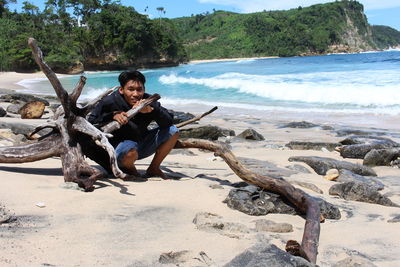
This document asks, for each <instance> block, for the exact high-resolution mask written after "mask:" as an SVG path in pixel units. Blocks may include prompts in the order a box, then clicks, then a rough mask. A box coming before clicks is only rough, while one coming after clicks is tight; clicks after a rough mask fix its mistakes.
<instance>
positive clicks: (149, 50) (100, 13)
mask: <svg viewBox="0 0 400 267" xmlns="http://www.w3.org/2000/svg"><path fill="white" fill-rule="evenodd" d="M8 2H11V1H4V0H2V1H0V71H6V70H15V71H32V70H35V69H36V68H37V66H36V64H34V62H33V60H32V56H31V51H30V49H29V48H28V46H27V40H28V37H34V38H36V39H37V40H38V42H39V45H40V47H41V48H42V50H43V52H44V54H45V55H46V61H47V63H48V64H49V65H50V66H51V67H52V68H53V69H54V70H55V71H57V72H67V73H74V72H80V71H82V70H83V68H84V69H85V70H89V69H95V70H99V69H108V70H110V69H123V68H134V67H143V66H144V67H153V66H168V65H177V64H179V63H180V62H183V61H185V60H186V55H185V50H184V48H183V46H182V45H181V43H180V41H179V39H178V34H177V33H176V31H175V29H174V25H173V24H172V22H171V21H169V20H163V21H159V20H157V21H156V20H150V19H149V18H148V17H147V16H145V15H141V14H139V13H138V12H136V11H135V9H134V8H132V7H125V6H123V5H120V4H118V1H111V0H102V1H100V0H89V1H79V0H48V1H46V6H45V9H44V10H43V11H40V10H39V8H38V7H36V6H35V5H33V4H30V3H29V2H23V3H24V7H23V10H22V12H20V13H16V12H11V11H10V10H8V9H7V3H8ZM71 10H72V12H71Z"/></svg>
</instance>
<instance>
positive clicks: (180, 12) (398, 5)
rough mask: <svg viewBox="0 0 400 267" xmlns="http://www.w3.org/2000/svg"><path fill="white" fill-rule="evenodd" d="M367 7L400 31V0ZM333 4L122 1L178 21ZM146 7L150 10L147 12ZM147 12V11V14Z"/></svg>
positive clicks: (376, 20)
mask: <svg viewBox="0 0 400 267" xmlns="http://www.w3.org/2000/svg"><path fill="white" fill-rule="evenodd" d="M358 1H359V2H360V3H362V4H363V5H364V10H365V14H366V15H367V18H368V22H369V23H370V24H373V25H387V26H390V27H393V28H395V29H397V30H400V18H399V17H400V15H399V14H400V0H358ZM17 2H18V4H17V5H14V4H11V5H10V6H9V7H10V9H14V8H16V7H17V8H18V7H19V6H21V3H22V2H23V0H17ZM30 2H31V3H33V4H35V5H37V6H39V7H40V8H41V9H42V8H43V3H44V2H45V1H44V0H32V1H30ZM326 2H332V1H329V0H281V1H278V0H164V1H162V0H121V3H122V4H124V5H126V6H133V7H134V8H135V9H136V11H138V12H139V13H142V14H147V15H149V17H150V18H156V17H158V16H159V13H158V11H157V7H163V8H164V10H165V14H163V16H164V17H167V18H176V17H183V16H191V15H192V14H194V15H196V14H200V13H203V12H207V11H208V12H212V11H213V9H215V10H227V11H233V12H237V13H250V12H256V11H262V10H264V9H265V10H286V9H290V8H297V7H298V6H303V7H305V6H310V5H313V4H318V3H326ZM146 7H148V8H147V9H146ZM145 10H146V11H145Z"/></svg>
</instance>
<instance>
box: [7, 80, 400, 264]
mask: <svg viewBox="0 0 400 267" xmlns="http://www.w3.org/2000/svg"><path fill="white" fill-rule="evenodd" d="M5 85H7V84H4V83H3V84H0V88H1V87H4V86H5ZM7 88H9V87H7ZM0 120H1V121H4V120H7V121H20V120H19V119H16V118H0ZM38 121H40V120H38ZM23 122H24V123H26V122H27V121H26V120H24V121H23ZM35 123H37V121H35ZM276 123H278V121H270V120H267V119H258V118H251V117H249V118H247V119H232V118H226V117H225V118H221V115H220V114H219V113H218V111H217V112H216V113H215V114H211V115H210V116H207V117H205V118H203V119H202V121H201V124H214V125H218V126H220V127H224V128H229V129H233V130H235V132H236V134H239V133H240V132H241V131H243V130H244V129H246V128H253V129H255V130H256V131H257V132H259V133H261V134H262V135H264V137H265V139H266V140H265V141H260V142H250V141H247V142H246V141H243V142H240V143H236V142H234V143H232V150H233V152H234V153H235V154H236V155H237V156H240V157H248V158H254V159H259V160H266V161H270V162H273V163H275V164H276V165H278V166H279V167H285V166H287V165H293V164H294V163H290V162H288V158H289V157H290V156H295V155H317V156H323V157H332V158H335V159H340V160H343V159H342V158H341V157H340V156H339V154H338V153H337V152H323V151H310V150H309V151H296V150H287V149H276V148H271V147H274V146H276V145H277V146H282V145H284V144H286V143H287V142H289V141H292V140H309V141H315V142H317V141H329V142H334V141H338V140H341V139H342V138H340V137H337V136H335V134H334V133H333V132H331V131H324V130H320V129H317V128H313V129H289V128H280V129H278V128H277V127H276ZM397 141H398V140H397ZM190 151H192V152H193V153H194V154H195V155H193V156H190V155H183V154H175V153H174V154H171V155H169V156H168V157H167V158H166V160H165V162H164V164H163V166H164V167H166V168H168V169H170V170H171V171H172V172H174V173H180V174H182V176H184V177H187V178H191V179H189V180H167V181H146V182H133V181H122V180H119V179H109V178H107V179H103V180H100V181H98V183H96V189H95V191H94V192H91V193H83V192H81V191H77V190H73V189H64V188H61V187H60V186H61V185H63V175H62V173H61V161H60V160H59V159H57V158H50V159H46V160H42V161H39V162H32V163H24V164H4V163H0V177H1V181H0V203H2V204H4V205H5V206H6V207H7V208H8V209H10V210H11V211H12V212H14V213H15V216H17V217H18V218H19V219H18V221H19V224H18V225H14V226H13V227H12V228H8V226H7V224H3V225H0V237H1V238H0V240H1V241H2V242H0V266H44V265H45V264H48V265H47V266H53V265H54V266H155V265H156V264H157V262H158V259H159V256H160V255H161V254H162V253H165V252H170V251H182V250H190V251H192V252H193V253H194V254H197V255H198V253H200V252H201V251H204V252H205V253H206V254H207V255H208V256H209V257H210V258H211V259H212V260H213V261H214V263H215V265H216V266H222V265H223V264H225V263H227V262H229V261H230V260H231V259H232V258H233V257H234V256H236V255H237V254H239V253H241V252H242V251H244V250H245V249H246V248H248V247H250V246H251V245H253V244H256V243H258V242H271V243H274V244H276V245H277V246H278V247H280V248H281V249H284V246H285V242H286V241H287V240H289V239H295V240H297V241H301V238H302V234H303V229H304V222H305V221H304V219H302V218H301V217H300V216H292V215H277V214H270V215H267V216H262V217H253V216H248V215H246V214H244V213H241V212H239V211H236V210H232V209H230V208H228V207H227V205H226V204H224V203H222V201H223V200H224V199H225V197H226V196H227V194H228V192H229V191H230V190H231V189H232V187H231V186H230V185H229V184H228V183H227V182H226V181H229V182H238V181H240V178H238V177H237V176H236V175H234V174H233V172H232V171H231V170H230V169H229V167H228V166H227V165H226V164H225V163H224V162H223V161H222V160H221V159H219V158H216V159H215V158H214V157H213V155H212V153H207V152H203V151H198V150H195V149H193V150H192V149H191V150H190ZM149 161H150V158H149V159H145V160H141V161H138V162H137V167H138V169H139V170H140V171H144V170H145V169H146V168H147V164H148V163H149ZM349 161H351V162H358V163H361V160H349ZM296 164H300V165H303V166H305V167H306V168H308V169H309V170H311V169H310V168H309V167H308V166H307V165H304V164H301V163H296ZM374 170H375V171H376V172H377V173H378V176H397V177H399V179H400V170H399V169H394V168H391V167H377V168H374ZM199 176H202V177H203V178H199ZM196 177H197V178H196ZM287 179H288V180H297V181H305V182H310V183H313V184H315V185H316V186H318V187H319V188H320V189H322V190H323V192H324V193H323V195H319V194H316V193H314V192H313V191H310V190H308V189H303V190H304V191H305V192H307V193H309V194H310V195H313V196H318V197H322V198H324V199H325V200H327V201H329V202H330V203H332V204H335V205H337V206H338V207H339V208H340V210H341V213H342V219H340V220H326V222H325V223H323V224H321V236H320V244H319V255H318V262H317V263H318V264H319V265H320V266H330V265H332V264H333V263H335V262H337V261H339V260H342V259H344V258H346V257H347V256H351V255H361V256H363V257H366V258H368V259H369V260H370V261H372V262H373V263H374V264H376V265H377V266H393V267H394V266H400V255H399V253H398V252H399V251H400V242H399V236H400V228H399V223H387V220H389V219H391V218H392V217H393V216H394V215H396V214H400V209H399V208H391V207H384V206H380V205H374V204H367V203H361V202H354V201H345V200H342V199H339V198H336V197H333V196H330V195H329V194H328V190H329V187H330V186H331V185H332V184H333V183H334V182H330V181H327V180H325V179H324V178H323V177H322V176H320V175H317V174H316V173H315V172H314V171H312V170H311V173H310V174H295V175H292V176H291V177H288V178H287ZM210 185H222V187H223V189H212V188H210ZM387 192H392V194H391V195H392V197H391V199H392V201H394V202H396V203H398V204H400V187H399V186H397V187H396V186H390V187H386V188H385V189H384V190H383V191H382V193H387ZM40 202H42V203H44V205H45V207H43V208H40V207H38V206H36V204H37V203H40ZM199 212H211V213H215V214H218V215H220V216H222V217H223V220H224V221H225V222H234V223H241V224H244V225H245V226H247V227H248V228H254V225H255V224H254V221H255V220H257V219H261V218H263V219H269V220H273V221H275V222H287V223H290V224H292V225H293V226H294V232H292V233H284V234H276V233H267V232H265V233H253V232H251V233H248V234H242V235H240V236H239V237H238V238H232V237H228V236H225V235H220V234H218V233H209V232H204V231H201V230H198V229H196V226H195V224H193V222H192V221H193V219H194V217H195V216H196V214H197V213H199ZM198 263H199V265H200V262H198ZM191 264H193V262H192V263H191ZM191 264H189V265H186V266H193V265H191ZM165 266H168V265H165ZM181 266H185V265H184V264H183V265H181ZM201 266H203V265H201Z"/></svg>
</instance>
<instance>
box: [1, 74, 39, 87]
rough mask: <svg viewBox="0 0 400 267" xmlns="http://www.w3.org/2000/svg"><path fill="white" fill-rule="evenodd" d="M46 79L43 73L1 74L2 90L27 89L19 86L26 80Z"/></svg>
mask: <svg viewBox="0 0 400 267" xmlns="http://www.w3.org/2000/svg"><path fill="white" fill-rule="evenodd" d="M37 78H46V76H45V74H44V73H43V72H41V71H40V72H34V73H19V72H0V89H9V90H18V89H26V87H24V86H22V85H19V84H17V83H18V82H21V81H22V80H25V79H37Z"/></svg>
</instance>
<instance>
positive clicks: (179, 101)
mask: <svg viewBox="0 0 400 267" xmlns="http://www.w3.org/2000/svg"><path fill="white" fill-rule="evenodd" d="M160 102H161V103H162V104H163V105H166V106H168V105H174V106H187V105H204V106H210V107H213V106H218V107H225V108H233V109H246V110H256V111H288V112H301V113H327V112H328V113H333V114H372V115H399V114H400V107H396V108H395V107H393V108H365V109H349V108H346V109H329V108H328V109H327V108H318V107H298V108H295V107H288V106H269V105H254V104H241V103H228V102H219V101H202V100H198V99H184V98H162V99H161V100H160Z"/></svg>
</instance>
